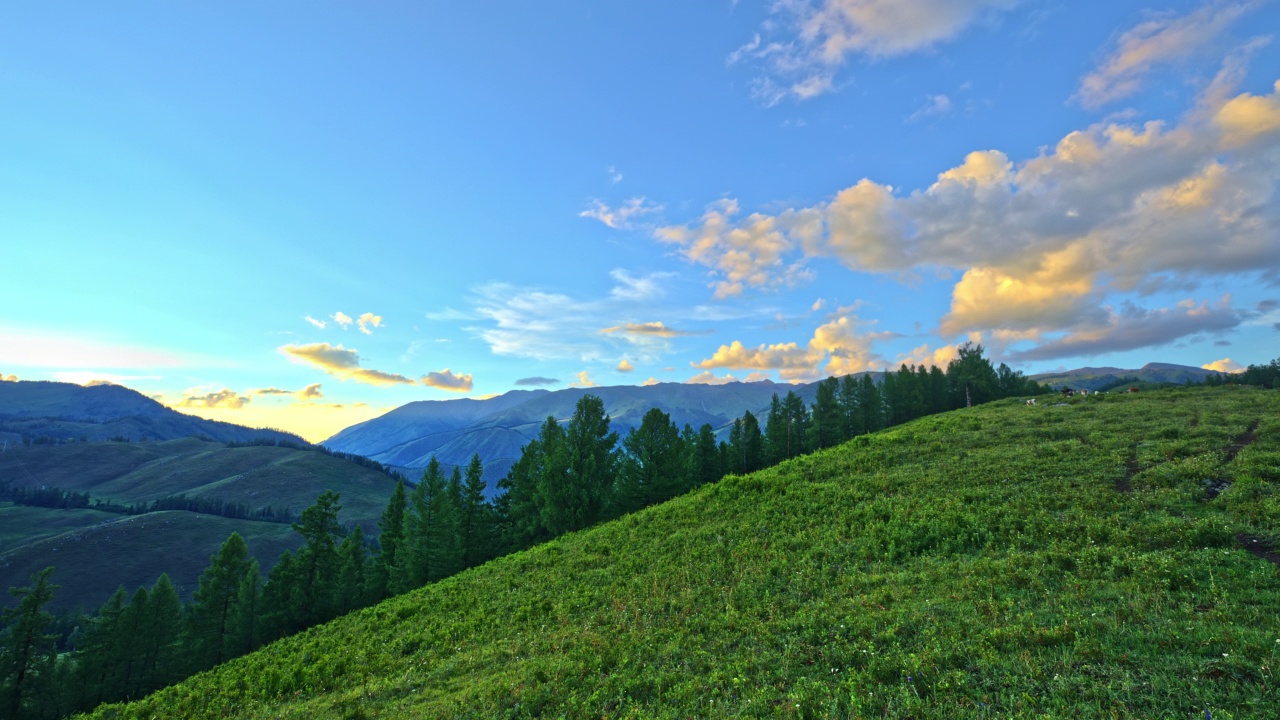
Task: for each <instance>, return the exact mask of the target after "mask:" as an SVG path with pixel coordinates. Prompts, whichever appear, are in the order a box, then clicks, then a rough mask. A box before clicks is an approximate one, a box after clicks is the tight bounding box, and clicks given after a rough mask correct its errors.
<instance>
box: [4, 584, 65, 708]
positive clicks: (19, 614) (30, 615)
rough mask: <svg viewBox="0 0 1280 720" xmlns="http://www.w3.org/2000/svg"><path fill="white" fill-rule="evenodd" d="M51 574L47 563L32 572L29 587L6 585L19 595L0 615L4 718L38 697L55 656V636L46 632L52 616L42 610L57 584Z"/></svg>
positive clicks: (15, 594) (13, 593)
mask: <svg viewBox="0 0 1280 720" xmlns="http://www.w3.org/2000/svg"><path fill="white" fill-rule="evenodd" d="M52 574H53V567H52V566H50V567H47V568H45V569H43V570H41V571H40V572H38V573H36V574H35V575H32V576H31V585H30V586H29V587H13V588H9V594H10V595H12V596H14V597H16V598H18V605H17V606H16V607H13V608H9V609H7V610H5V611H4V613H3V615H2V616H0V617H3V620H4V623H5V625H7V626H8V630H7V633H8V638H7V642H6V643H5V653H4V654H3V656H0V658H2V659H3V666H0V687H2V688H3V689H4V691H5V693H6V697H4V698H3V703H4V708H5V710H6V717H10V718H15V719H16V718H21V717H24V715H25V711H24V708H26V707H28V706H29V705H30V701H31V700H32V699H33V698H36V697H38V696H39V691H40V690H41V684H42V682H43V681H44V680H46V679H47V676H48V674H49V672H50V671H51V670H52V668H53V665H54V662H55V659H56V657H57V646H56V645H55V642H56V640H57V636H56V635H50V634H47V632H46V631H47V628H48V627H49V624H50V623H51V622H52V621H53V616H52V615H50V614H49V613H48V612H46V611H45V609H44V606H45V605H47V604H49V602H50V601H51V600H53V593H54V591H56V590H57V589H58V587H59V586H57V585H54V584H52V583H50V582H49V576H50V575H52Z"/></svg>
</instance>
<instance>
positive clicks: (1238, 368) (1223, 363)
mask: <svg viewBox="0 0 1280 720" xmlns="http://www.w3.org/2000/svg"><path fill="white" fill-rule="evenodd" d="M1200 367H1201V368H1203V369H1205V370H1213V371H1214V372H1220V373H1238V372H1242V371H1243V370H1244V369H1245V368H1244V366H1243V365H1241V364H1240V363H1238V362H1236V361H1235V360H1232V359H1231V358H1222V359H1221V360H1214V361H1213V362H1211V363H1205V364H1204V365H1201V366H1200Z"/></svg>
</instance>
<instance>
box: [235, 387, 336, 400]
mask: <svg viewBox="0 0 1280 720" xmlns="http://www.w3.org/2000/svg"><path fill="white" fill-rule="evenodd" d="M248 395H249V396H251V397H254V396H259V395H278V396H288V397H292V398H295V399H297V400H299V401H303V402H310V401H313V400H319V399H321V398H323V397H324V393H323V392H321V391H320V383H314V384H311V385H308V386H306V387H304V388H302V389H301V390H282V389H280V388H274V387H268V388H254V389H252V390H250V391H249V392H248Z"/></svg>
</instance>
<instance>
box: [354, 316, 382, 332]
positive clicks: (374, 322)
mask: <svg viewBox="0 0 1280 720" xmlns="http://www.w3.org/2000/svg"><path fill="white" fill-rule="evenodd" d="M356 324H357V325H359V326H360V332H362V333H364V334H365V335H372V334H373V331H372V330H370V329H369V328H371V327H378V326H379V325H381V324H382V316H381V315H374V314H373V313H371V312H367V313H364V314H363V315H361V316H360V318H359V319H358V320H356Z"/></svg>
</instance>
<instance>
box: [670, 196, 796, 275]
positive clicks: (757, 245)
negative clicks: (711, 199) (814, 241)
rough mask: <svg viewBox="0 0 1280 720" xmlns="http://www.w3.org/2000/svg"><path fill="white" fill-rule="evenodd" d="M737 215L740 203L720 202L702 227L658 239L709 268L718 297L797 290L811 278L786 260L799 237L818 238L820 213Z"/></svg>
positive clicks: (675, 229) (672, 229) (706, 215)
mask: <svg viewBox="0 0 1280 720" xmlns="http://www.w3.org/2000/svg"><path fill="white" fill-rule="evenodd" d="M739 212H740V207H739V205H738V202H737V201H736V200H721V201H718V202H716V203H713V204H712V205H711V207H709V208H707V211H706V212H705V213H704V214H703V216H702V223H701V225H700V226H699V227H692V226H680V225H673V226H666V227H660V228H658V229H657V230H655V231H654V236H655V237H656V238H657V239H658V240H659V241H661V242H664V243H669V244H672V245H676V246H677V247H679V251H680V254H681V255H683V256H684V257H685V259H687V260H689V261H690V262H694V263H697V264H700V265H705V266H706V267H709V268H711V269H712V274H713V275H714V276H715V277H717V278H720V279H718V280H715V281H713V282H712V283H711V284H710V286H711V287H712V288H714V289H715V296H716V297H717V298H727V297H733V296H736V295H741V294H742V291H743V290H744V289H745V288H748V287H750V288H759V289H777V288H779V287H782V286H788V287H794V286H796V285H799V284H801V283H805V282H808V281H810V280H812V279H813V275H812V273H811V272H810V271H809V270H807V269H806V268H805V267H804V265H803V262H794V263H787V262H784V256H785V255H787V254H789V253H790V252H792V251H793V250H795V249H796V248H797V240H796V239H797V238H799V239H804V238H807V237H809V236H810V235H816V233H817V231H818V228H817V225H816V224H817V223H818V222H820V214H819V213H818V212H816V211H813V210H803V211H798V212H797V211H791V210H788V211H786V212H784V213H782V214H780V215H776V216H770V215H764V214H761V213H752V214H751V215H749V216H747V217H745V218H743V219H741V220H735V216H737V215H738V214H739Z"/></svg>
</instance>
